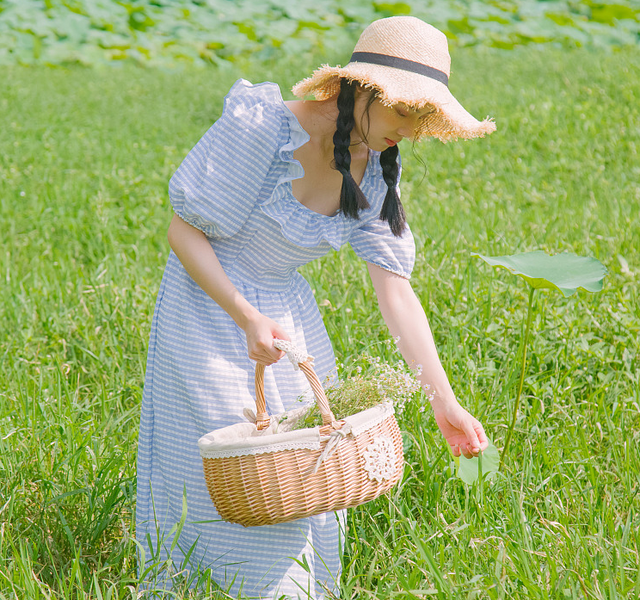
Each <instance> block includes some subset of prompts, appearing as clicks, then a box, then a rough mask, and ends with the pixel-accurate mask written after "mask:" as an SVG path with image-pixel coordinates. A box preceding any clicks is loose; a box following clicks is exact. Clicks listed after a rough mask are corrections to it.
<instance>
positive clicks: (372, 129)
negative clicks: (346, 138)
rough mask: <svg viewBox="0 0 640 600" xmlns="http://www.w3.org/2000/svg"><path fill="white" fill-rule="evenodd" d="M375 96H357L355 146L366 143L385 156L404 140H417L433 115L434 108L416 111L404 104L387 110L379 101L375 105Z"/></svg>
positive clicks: (369, 93)
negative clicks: (421, 126) (418, 132)
mask: <svg viewBox="0 0 640 600" xmlns="http://www.w3.org/2000/svg"><path fill="white" fill-rule="evenodd" d="M371 93H372V92H359V93H357V94H356V100H355V106H354V111H353V116H354V119H355V125H354V128H353V135H352V141H353V142H354V143H360V142H364V143H365V144H366V145H367V146H368V147H369V148H371V150H376V151H378V152H383V151H384V150H386V149H387V148H389V147H390V146H395V145H396V144H397V143H398V142H399V141H400V140H402V139H403V138H413V136H414V135H415V132H416V130H417V128H418V126H419V124H420V122H421V119H423V118H424V117H425V116H426V115H428V114H429V113H430V112H432V111H433V108H432V107H430V106H426V107H424V108H422V109H420V110H414V109H412V108H409V107H408V106H406V105H405V104H402V103H400V104H394V105H393V106H386V105H384V104H382V102H380V100H379V99H378V98H375V99H374V100H373V101H372V102H371V100H370V96H371Z"/></svg>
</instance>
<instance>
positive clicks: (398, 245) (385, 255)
mask: <svg viewBox="0 0 640 600" xmlns="http://www.w3.org/2000/svg"><path fill="white" fill-rule="evenodd" d="M349 241H350V243H351V247H352V248H353V250H354V252H355V253H356V254H357V255H358V256H359V257H360V258H362V259H363V260H365V261H367V262H368V263H371V264H374V265H376V266H378V267H382V268H383V269H386V270H387V271H391V272H392V273H395V274H396V275H400V277H404V278H405V279H409V278H410V277H411V271H412V270H413V265H414V263H415V256H416V249H415V242H414V240H413V234H412V233H411V230H410V229H409V226H408V225H407V227H406V229H405V230H404V232H403V234H402V236H401V237H396V236H394V235H393V233H391V229H389V224H388V223H387V222H386V221H381V220H380V219H376V220H373V221H370V222H369V223H367V224H366V225H365V226H363V227H360V228H359V229H356V230H355V231H354V232H353V233H352V234H351V238H350V240H349Z"/></svg>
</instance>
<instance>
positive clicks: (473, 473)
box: [456, 443, 500, 485]
mask: <svg viewBox="0 0 640 600" xmlns="http://www.w3.org/2000/svg"><path fill="white" fill-rule="evenodd" d="M480 464H482V476H483V478H487V476H491V475H492V474H493V473H497V472H498V467H499V465H500V454H499V453H498V449H497V448H496V447H495V446H494V445H493V444H492V443H489V446H488V447H487V448H486V449H485V450H484V451H483V452H482V455H481V457H477V456H476V457H474V458H465V457H464V456H460V457H459V458H458V459H456V465H457V467H458V469H457V472H456V475H457V476H458V477H459V478H460V479H462V481H464V482H465V483H466V484H468V485H472V484H473V483H475V482H476V481H477V480H478V478H479V476H480V475H479V472H478V471H479V466H480Z"/></svg>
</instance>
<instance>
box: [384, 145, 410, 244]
mask: <svg viewBox="0 0 640 600" xmlns="http://www.w3.org/2000/svg"><path fill="white" fill-rule="evenodd" d="M380 166H381V167H382V177H383V178H384V181H385V183H386V184H387V195H386V196H385V198H384V203H383V204H382V210H381V211H380V218H381V219H382V220H383V221H387V222H388V223H389V227H390V228H391V231H392V233H393V235H395V236H400V235H402V232H403V231H404V229H405V226H406V224H407V218H406V216H405V214H404V208H403V207H402V202H400V197H399V196H398V190H397V187H396V186H397V185H398V146H390V147H389V148H387V149H386V150H385V151H384V152H382V153H381V154H380Z"/></svg>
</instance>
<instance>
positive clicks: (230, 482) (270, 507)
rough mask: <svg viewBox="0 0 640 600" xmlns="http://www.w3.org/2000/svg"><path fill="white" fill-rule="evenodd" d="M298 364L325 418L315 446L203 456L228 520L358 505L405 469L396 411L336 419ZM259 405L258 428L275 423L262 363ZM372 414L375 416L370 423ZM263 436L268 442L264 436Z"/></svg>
mask: <svg viewBox="0 0 640 600" xmlns="http://www.w3.org/2000/svg"><path fill="white" fill-rule="evenodd" d="M299 367H300V369H301V370H302V371H303V372H304V374H305V375H306V377H307V379H308V381H309V383H310V384H311V388H312V389H313V392H314V395H315V398H316V402H317V404H318V407H319V409H320V412H321V414H322V418H323V423H324V425H323V426H321V427H320V428H319V445H318V448H316V449H309V448H296V449H285V450H281V449H280V450H275V451H269V450H267V451H265V450H264V448H262V449H261V450H260V451H259V452H258V453H251V454H247V453H246V452H245V453H239V455H238V456H228V455H225V456H223V457H221V458H207V457H204V456H203V459H202V460H203V466H204V474H205V480H206V483H207V488H208V490H209V494H210V496H211V499H212V500H213V503H214V504H215V507H216V510H217V512H218V514H219V515H220V516H221V517H222V518H223V519H224V520H225V521H230V522H233V523H239V524H241V525H244V526H247V527H248V526H254V525H267V524H273V523H281V522H285V521H293V520H295V519H300V518H302V517H307V516H311V515H315V514H319V513H323V512H328V511H333V510H339V509H343V508H348V507H351V506H356V505H358V504H362V503H364V502H368V501H370V500H373V499H374V498H377V497H378V496H379V495H381V494H383V493H384V492H386V491H387V490H389V489H390V488H391V487H392V486H393V485H394V484H395V483H396V482H397V481H398V480H399V479H400V477H401V475H402V470H403V464H404V463H403V453H402V437H401V435H400V430H399V428H398V424H397V422H396V419H395V416H394V415H393V410H392V409H389V410H388V411H387V412H386V413H383V417H382V418H381V417H380V416H379V415H380V412H379V411H378V412H377V413H376V411H372V410H371V409H369V410H368V411H363V412H362V413H359V415H355V416H354V419H356V420H358V419H359V420H358V425H357V426H353V427H352V426H351V424H350V418H349V417H347V418H345V419H344V420H341V421H336V419H335V417H334V416H333V414H332V412H331V410H330V409H329V404H328V401H327V398H326V395H325V393H324V390H323V388H322V384H321V383H320V381H319V380H318V377H317V376H316V374H315V372H314V370H313V367H312V366H311V364H310V362H301V363H300V364H299ZM256 408H257V421H256V427H257V428H258V429H264V428H266V427H268V426H269V424H270V423H271V422H272V421H271V419H270V417H269V415H268V414H267V412H266V403H265V398H264V367H262V366H261V365H257V367H256ZM365 413H367V414H365ZM369 413H372V414H373V413H376V414H377V415H378V417H377V418H371V419H370V422H368V420H367V419H368V414H369ZM354 422H355V421H354ZM219 431H220V430H219ZM296 433H297V432H290V434H291V435H293V436H294V435H295V434H296ZM286 435H289V434H285V436H286ZM262 439H264V443H265V444H267V445H268V443H269V439H268V436H264V438H262ZM279 439H282V436H279ZM327 445H329V446H330V447H327ZM280 447H281V445H280ZM201 451H202V449H201ZM226 454H229V453H226Z"/></svg>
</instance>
